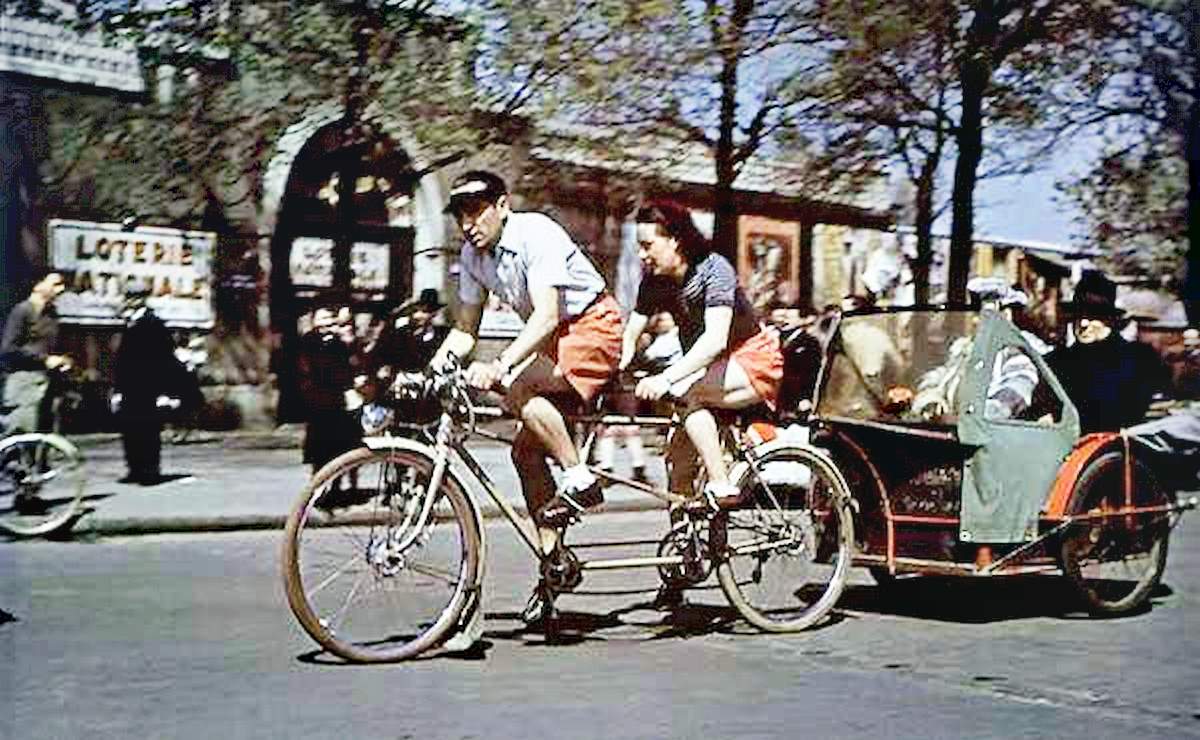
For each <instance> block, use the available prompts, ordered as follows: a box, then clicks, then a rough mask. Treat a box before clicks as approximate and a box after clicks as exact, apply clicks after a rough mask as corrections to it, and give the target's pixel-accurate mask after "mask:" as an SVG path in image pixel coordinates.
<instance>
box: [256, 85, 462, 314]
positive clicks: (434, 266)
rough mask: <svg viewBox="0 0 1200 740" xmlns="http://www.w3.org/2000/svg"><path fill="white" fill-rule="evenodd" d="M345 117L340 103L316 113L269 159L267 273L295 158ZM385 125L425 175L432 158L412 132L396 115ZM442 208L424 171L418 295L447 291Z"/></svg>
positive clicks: (264, 224) (262, 224)
mask: <svg viewBox="0 0 1200 740" xmlns="http://www.w3.org/2000/svg"><path fill="white" fill-rule="evenodd" d="M344 113H345V108H344V107H343V106H342V105H340V104H338V103H332V102H331V103H326V104H324V105H322V106H320V107H318V108H314V109H313V110H311V111H310V112H309V113H308V114H307V115H305V116H304V118H302V119H301V120H299V121H297V122H296V123H294V124H292V125H291V126H289V127H288V128H287V129H285V130H284V132H283V134H281V135H280V137H279V141H278V142H277V143H276V145H275V156H273V157H272V158H271V161H270V162H269V163H268V165H267V171H266V174H265V175H264V176H263V196H262V201H261V207H260V211H259V213H260V216H259V219H258V223H259V234H262V235H263V236H264V239H263V240H262V242H261V243H260V244H259V252H260V254H259V257H260V259H261V260H262V265H263V269H264V270H266V271H268V272H269V271H270V269H271V266H270V265H271V262H270V260H271V249H270V237H271V235H272V234H274V232H275V229H276V227H277V226H278V220H279V211H280V208H281V206H282V205H283V198H284V194H285V190H286V189H287V183H288V179H289V177H290V175H291V171H292V167H293V165H294V164H295V161H296V157H297V156H298V155H299V154H300V150H301V149H303V148H304V146H305V145H306V144H307V143H308V142H309V140H310V139H311V138H312V137H313V136H314V135H315V134H316V133H317V132H318V131H320V130H321V129H323V128H325V127H326V126H328V125H329V124H331V123H334V122H336V121H338V120H339V119H341V118H342V116H343V115H344ZM382 120H383V126H382V129H383V133H385V134H386V135H388V136H389V137H390V138H392V139H393V140H395V141H396V142H397V143H398V144H399V145H400V146H402V147H404V150H405V152H406V153H407V154H408V156H409V159H410V160H411V161H412V163H413V168H414V169H415V170H417V171H419V172H423V171H426V170H427V169H428V168H429V166H430V164H431V163H432V161H433V159H432V157H431V156H430V155H429V154H428V152H426V151H425V149H424V147H422V146H421V145H420V143H419V142H417V141H416V140H415V139H414V138H413V137H412V136H411V134H410V133H409V132H410V131H411V128H412V127H411V126H410V125H409V124H408V123H407V122H406V121H404V120H403V119H401V118H399V117H397V116H384V117H383V118H382ZM444 203H445V200H444V195H443V187H442V183H441V181H440V179H439V178H438V175H437V173H436V172H426V174H425V175H424V176H423V177H421V179H420V180H419V181H418V183H417V186H416V188H415V189H414V192H413V226H414V229H415V231H416V233H415V238H414V242H413V251H414V254H416V255H417V257H418V258H419V259H416V260H414V262H413V270H414V274H413V281H412V284H413V290H414V291H417V290H420V289H422V288H438V289H439V290H440V289H442V287H443V283H444V281H445V274H446V265H445V260H444V257H443V255H442V252H441V249H440V247H441V246H442V243H443V239H444V234H445V228H444V226H445V224H444V220H443V215H442V207H443V205H444Z"/></svg>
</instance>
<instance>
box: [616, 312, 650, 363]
mask: <svg viewBox="0 0 1200 740" xmlns="http://www.w3.org/2000/svg"><path fill="white" fill-rule="evenodd" d="M649 321H650V317H649V316H646V315H645V314H640V313H638V312H637V311H634V312H633V313H631V314H629V320H628V321H626V322H625V333H624V334H623V335H622V336H621V363H620V365H619V366H618V367H619V368H620V369H621V370H625V369H627V368H628V367H629V363H631V362H633V356H634V355H635V354H637V342H638V338H639V337H641V336H642V332H644V331H645V330H646V324H647V323H648V322H649Z"/></svg>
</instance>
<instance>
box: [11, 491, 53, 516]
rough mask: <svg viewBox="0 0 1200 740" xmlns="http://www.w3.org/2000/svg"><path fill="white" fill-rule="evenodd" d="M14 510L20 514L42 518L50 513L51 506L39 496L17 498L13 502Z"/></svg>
mask: <svg viewBox="0 0 1200 740" xmlns="http://www.w3.org/2000/svg"><path fill="white" fill-rule="evenodd" d="M13 508H14V509H16V510H17V513H18V514H26V515H28V516H40V515H42V514H45V513H46V512H48V511H50V504H48V503H46V502H45V501H43V500H42V499H40V498H38V497H37V496H17V497H16V499H15V500H14V501H13Z"/></svg>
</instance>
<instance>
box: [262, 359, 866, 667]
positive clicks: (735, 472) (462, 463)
mask: <svg viewBox="0 0 1200 740" xmlns="http://www.w3.org/2000/svg"><path fill="white" fill-rule="evenodd" d="M393 395H399V396H404V395H407V396H408V397H409V398H410V399H411V398H412V397H413V396H420V397H421V399H422V400H423V401H428V400H430V399H433V400H436V401H437V407H438V411H439V413H438V414H437V417H436V419H435V420H433V421H432V422H431V423H430V424H429V426H428V427H427V436H426V439H425V440H424V441H421V440H419V439H413V438H411V435H406V434H404V433H403V428H404V427H405V425H411V423H412V420H411V419H403V418H396V417H392V418H387V419H381V420H377V421H378V422H379V430H383V429H389V430H391V431H392V432H393V433H385V434H379V435H377V436H368V437H367V438H366V439H365V445H366V446H365V447H364V448H360V449H356V450H352V451H350V452H347V453H345V454H343V455H341V456H340V457H338V458H336V459H334V460H332V461H331V462H329V463H328V464H327V465H326V466H324V467H323V468H322V469H321V470H319V471H318V472H317V473H316V474H315V475H314V476H313V477H312V479H311V480H310V482H309V483H308V485H307V486H306V488H305V489H304V491H303V493H302V494H301V496H300V497H299V498H298V500H297V501H296V503H295V505H294V507H293V509H292V511H291V513H290V515H289V517H288V520H287V525H286V529H285V535H284V541H283V552H282V571H283V581H284V586H285V590H286V594H287V600H288V603H289V605H290V607H291V610H292V611H293V613H294V614H295V616H296V618H297V619H298V620H299V622H300V624H301V626H302V627H303V629H304V630H305V631H306V632H307V633H308V635H309V636H311V637H312V638H313V639H314V640H315V641H316V642H317V643H319V644H320V645H321V646H322V647H324V648H325V649H326V650H328V651H329V652H331V653H333V654H335V655H337V656H339V657H341V658H343V659H345V660H348V661H354V662H383V661H398V660H404V659H409V658H413V657H415V656H418V655H420V654H422V653H424V652H426V651H428V650H431V649H434V648H437V647H438V646H441V645H443V644H444V643H446V642H447V641H448V640H449V639H450V638H452V637H453V636H454V635H455V634H457V633H458V632H459V631H461V630H463V629H464V627H465V624H466V621H467V615H470V614H472V613H473V610H475V609H476V608H477V607H478V606H479V599H480V590H481V587H482V583H483V576H484V571H485V566H486V558H485V551H486V548H485V534H486V530H485V527H484V525H483V519H482V516H481V511H480V507H479V504H478V501H477V497H476V494H475V492H474V491H473V490H472V489H471V488H469V487H468V486H467V485H466V483H465V481H464V475H463V474H464V473H466V474H469V476H470V477H471V478H473V479H474V480H475V482H476V483H477V484H478V488H480V489H482V491H483V492H484V493H485V494H486V495H487V496H488V497H490V498H491V500H492V501H493V502H494V503H495V505H496V507H497V508H498V510H499V512H500V514H501V515H502V517H503V519H505V520H507V521H508V522H509V523H510V524H511V525H512V526H513V528H514V529H515V530H516V532H517V533H518V535H519V537H520V540H521V541H522V542H523V543H524V545H525V546H526V548H527V549H528V551H529V553H530V555H531V556H532V557H533V558H534V559H535V560H536V561H537V562H538V568H539V571H540V574H541V586H540V588H542V589H544V590H545V593H543V594H542V596H543V599H542V602H541V604H542V606H541V608H542V609H543V610H544V611H543V613H541V614H537V615H533V616H534V617H536V621H539V622H541V623H542V624H544V625H545V628H546V629H547V631H548V633H549V632H550V631H551V630H553V629H554V623H555V614H554V610H553V603H554V597H555V596H557V595H558V594H562V593H569V592H571V591H573V590H574V589H575V588H576V587H577V586H578V585H579V584H580V583H581V581H582V580H583V578H584V576H585V575H586V574H587V573H588V572H591V571H599V570H609V571H611V570H620V569H629V568H655V569H657V570H658V574H659V576H660V578H661V579H662V580H663V582H664V583H666V584H668V585H671V586H673V587H677V588H685V587H689V586H694V585H698V584H700V583H702V582H704V581H706V580H708V579H709V578H710V576H711V575H712V574H713V573H714V572H715V574H716V578H717V581H718V582H719V584H720V588H721V589H722V590H723V591H724V593H725V595H726V597H727V598H728V600H729V602H730V604H732V605H733V607H734V608H736V610H737V611H738V612H739V613H740V614H741V615H742V616H743V617H744V618H745V619H746V620H747V621H748V622H750V623H751V624H752V625H754V626H755V627H757V628H759V629H761V630H764V631H767V632H793V631H798V630H802V629H805V628H808V627H810V626H812V625H814V624H816V623H818V622H820V621H821V620H822V619H823V618H824V617H825V615H826V614H827V613H828V612H829V610H830V609H831V608H832V607H833V606H834V604H835V603H836V602H837V600H838V598H839V596H840V594H841V591H842V588H843V586H844V583H845V580H846V577H847V574H848V571H849V568H850V566H851V561H852V558H853V555H854V524H853V517H852V511H851V509H852V505H853V504H852V500H851V496H850V492H849V488H848V486H847V484H846V481H845V480H844V479H843V477H842V475H841V473H840V472H839V471H838V469H837V467H836V466H835V465H834V463H833V462H832V460H831V458H830V457H829V456H828V455H827V454H826V453H825V452H824V451H822V450H820V449H817V448H815V447H812V446H809V445H807V444H803V443H801V442H799V441H795V440H789V439H785V438H783V437H781V436H779V437H776V438H774V439H771V440H769V441H766V440H764V439H763V438H762V437H761V436H758V435H751V434H747V433H746V428H747V425H748V424H749V423H750V421H751V419H750V418H749V417H748V416H747V414H745V413H731V414H729V415H728V416H727V417H725V418H723V419H722V420H721V421H722V423H721V427H722V429H723V434H724V435H725V436H726V441H727V443H728V444H727V450H728V453H727V454H729V455H730V456H731V460H732V465H731V480H732V481H734V482H735V484H736V485H737V486H738V488H739V492H740V495H739V497H738V503H737V504H736V505H734V506H733V507H731V508H728V509H722V510H719V511H718V510H713V509H710V508H709V507H708V506H707V505H701V504H699V503H698V502H699V499H696V498H686V497H682V496H678V495H675V494H672V493H669V492H667V491H665V490H660V489H657V488H655V487H653V486H650V485H647V484H642V483H639V482H637V481H633V480H628V479H624V478H621V477H620V476H616V475H612V474H610V473H608V472H607V471H603V470H599V469H594V471H595V472H596V474H597V475H598V476H601V477H603V478H606V479H608V480H609V481H616V482H620V483H624V484H626V485H629V486H630V487H633V488H636V489H638V490H640V491H642V492H644V493H645V494H646V495H650V496H654V497H656V498H658V499H660V500H661V501H662V502H664V503H666V504H668V505H669V506H670V511H671V512H672V514H671V516H670V517H667V516H664V517H663V519H664V525H665V527H666V532H665V534H664V535H663V536H662V537H661V538H660V539H658V540H646V541H645V542H640V543H636V544H644V545H647V546H654V547H655V551H654V554H653V555H647V556H645V557H633V558H590V557H583V556H581V555H579V554H578V552H577V551H586V552H588V553H591V552H593V551H594V550H595V549H596V548H597V547H598V546H603V545H605V544H613V545H616V544H618V543H603V542H599V543H580V544H569V543H568V542H567V538H566V537H565V536H560V537H559V540H558V541H559V545H558V546H557V547H556V548H555V549H554V550H552V551H551V552H548V553H547V552H543V551H542V548H541V546H540V539H539V536H538V532H537V529H536V527H535V526H534V525H533V522H532V520H531V519H530V518H529V517H528V516H527V515H525V514H524V513H522V512H520V511H518V510H517V508H516V507H514V506H513V504H511V503H510V502H509V500H508V499H506V498H505V497H504V496H503V495H501V493H500V492H499V490H498V489H497V487H496V485H495V483H494V482H493V480H492V478H491V476H490V475H489V474H488V472H487V471H486V470H485V469H484V467H483V466H482V465H481V464H480V463H479V461H478V460H477V459H476V458H475V457H474V456H473V455H472V453H471V451H470V449H469V448H468V447H467V446H466V444H465V443H466V440H467V439H468V438H470V437H471V436H472V435H485V436H487V435H491V436H502V435H494V434H493V433H491V432H489V431H488V430H486V429H482V428H480V427H479V424H480V422H481V421H482V420H483V419H484V418H486V417H488V416H495V415H497V413H496V412H495V411H494V410H492V409H489V408H487V407H481V406H477V405H476V404H475V403H474V402H473V401H472V399H471V396H470V395H469V393H468V388H467V385H466V383H465V381H464V379H463V375H462V372H461V369H460V368H457V367H454V368H448V369H442V370H428V371H427V372H426V374H425V375H424V376H423V380H422V381H421V383H420V384H419V387H417V388H415V389H414V388H413V387H412V386H407V387H402V386H399V385H398V386H397V387H396V388H395V389H394V392H393ZM568 423H569V424H574V425H575V427H576V428H577V429H581V430H584V432H585V433H586V432H587V430H594V429H595V426H596V425H597V424H637V425H648V424H654V425H662V426H668V427H673V426H675V422H674V421H673V420H672V419H668V418H663V417H639V416H627V415H615V414H602V413H599V412H598V411H597V412H594V413H581V414H577V415H570V416H568ZM679 431H680V433H682V429H681V428H680V429H679ZM766 436H768V437H769V436H771V435H770V434H767V435H766ZM505 441H507V440H505ZM585 448H586V445H585ZM585 459H586V458H585ZM700 483H701V484H702V481H701V482H700ZM696 490H697V491H699V490H700V489H699V488H698V487H697V488H696ZM563 534H565V533H564V532H560V535H563ZM619 544H621V545H629V544H631V543H630V542H629V541H628V540H625V541H622V542H621V543H619Z"/></svg>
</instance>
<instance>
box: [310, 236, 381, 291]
mask: <svg viewBox="0 0 1200 740" xmlns="http://www.w3.org/2000/svg"><path fill="white" fill-rule="evenodd" d="M390 263H391V247H390V246H389V245H387V244H378V243H375V242H355V243H354V244H353V246H352V247H351V249H350V287H351V289H353V290H387V287H388V276H389V267H390ZM288 266H289V268H290V272H291V276H292V285H295V286H297V287H308V288H329V287H331V286H332V285H333V240H332V239H324V238H321V237H315V236H301V237H297V238H296V239H295V240H294V241H293V242H292V251H291V255H290V257H289V259H288Z"/></svg>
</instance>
